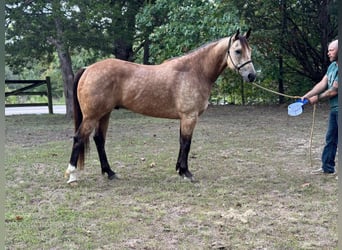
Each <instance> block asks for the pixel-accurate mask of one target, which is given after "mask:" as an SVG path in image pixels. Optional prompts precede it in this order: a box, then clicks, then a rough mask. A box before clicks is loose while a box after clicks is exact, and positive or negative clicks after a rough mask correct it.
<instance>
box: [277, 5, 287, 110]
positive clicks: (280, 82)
mask: <svg viewBox="0 0 342 250" xmlns="http://www.w3.org/2000/svg"><path fill="white" fill-rule="evenodd" d="M280 4H281V6H280V9H281V14H282V25H281V26H282V28H281V31H280V32H281V33H280V46H279V57H278V63H279V76H278V91H279V93H282V94H284V66H283V53H284V50H283V47H284V34H285V32H286V0H281V2H280ZM284 102H285V99H284V96H282V95H279V104H282V103H284Z"/></svg>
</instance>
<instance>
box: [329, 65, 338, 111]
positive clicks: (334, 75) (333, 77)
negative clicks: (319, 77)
mask: <svg viewBox="0 0 342 250" xmlns="http://www.w3.org/2000/svg"><path fill="white" fill-rule="evenodd" d="M327 77H328V89H330V88H332V86H333V83H334V82H335V81H336V82H338V65H337V63H336V62H332V63H331V64H330V66H329V68H328V70H327ZM329 104H330V109H331V111H338V95H335V96H334V97H332V98H330V99H329Z"/></svg>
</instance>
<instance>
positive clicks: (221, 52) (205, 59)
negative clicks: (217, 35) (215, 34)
mask: <svg viewBox="0 0 342 250" xmlns="http://www.w3.org/2000/svg"><path fill="white" fill-rule="evenodd" d="M227 49H228V39H227V38H223V39H221V40H218V41H216V42H213V43H211V44H208V45H207V46H205V47H203V48H201V49H199V50H198V51H196V52H195V53H194V55H193V58H191V61H192V62H193V66H194V67H195V68H196V69H195V70H196V71H197V72H198V73H199V74H201V75H202V77H204V78H205V79H206V80H208V81H209V82H210V83H211V84H213V83H214V82H215V81H216V80H217V78H218V77H219V75H220V74H221V73H222V71H223V70H224V69H225V68H226V67H227Z"/></svg>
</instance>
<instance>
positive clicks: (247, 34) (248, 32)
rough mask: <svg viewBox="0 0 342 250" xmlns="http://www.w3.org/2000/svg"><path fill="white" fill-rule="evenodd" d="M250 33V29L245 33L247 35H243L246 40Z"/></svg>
mask: <svg viewBox="0 0 342 250" xmlns="http://www.w3.org/2000/svg"><path fill="white" fill-rule="evenodd" d="M251 31H252V29H251V28H249V30H248V31H247V33H246V34H245V35H244V36H245V37H246V39H248V37H249V36H250V35H251Z"/></svg>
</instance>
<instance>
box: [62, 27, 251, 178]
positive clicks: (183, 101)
mask: <svg viewBox="0 0 342 250" xmlns="http://www.w3.org/2000/svg"><path fill="white" fill-rule="evenodd" d="M250 33H251V29H249V30H248V31H247V32H246V33H245V34H243V35H240V32H239V30H237V32H236V33H234V34H233V35H232V36H229V37H224V38H221V39H219V40H216V41H214V42H211V43H208V44H206V45H204V46H202V47H200V48H198V49H196V50H194V51H192V52H189V53H187V54H185V55H183V56H180V57H176V58H172V59H169V60H166V61H164V62H163V63H161V64H158V65H142V64H137V63H133V62H128V61H122V60H119V59H114V58H112V59H104V60H102V61H98V62H96V63H94V64H92V65H90V66H88V67H86V68H82V69H80V70H79V71H78V72H77V73H76V75H75V77H74V89H73V90H74V91H73V100H74V103H73V105H74V106H73V108H74V125H75V134H74V137H73V146H72V152H71V156H70V161H69V164H68V167H67V169H66V171H65V178H67V179H68V181H67V183H74V182H77V180H78V177H77V171H76V170H77V168H79V169H80V170H82V169H83V168H84V157H85V151H86V149H87V148H88V144H89V137H90V135H91V133H93V132H94V134H93V139H94V141H95V144H96V148H97V152H98V156H99V160H100V164H101V170H102V174H103V175H104V174H107V176H108V179H110V180H112V179H115V178H117V176H116V173H115V172H114V171H113V170H112V169H111V168H110V165H109V163H108V159H107V155H106V150H105V141H106V133H107V129H108V124H109V118H110V115H111V112H112V111H113V110H114V109H118V108H125V109H128V110H130V111H132V112H135V113H139V114H143V115H146V116H151V117H158V118H169V119H179V120H180V136H179V145H180V147H179V154H178V159H177V163H176V171H177V172H178V174H179V175H180V176H181V177H183V178H184V179H188V180H190V181H194V177H193V175H192V173H191V172H190V171H189V168H188V155H189V151H190V146H191V139H192V134H193V130H194V128H195V125H196V123H197V120H198V118H199V116H200V115H201V114H202V113H203V112H204V111H205V110H206V109H207V107H208V104H209V102H208V100H209V97H210V93H211V89H212V86H213V84H214V83H215V81H216V80H217V78H218V77H219V75H220V74H221V73H222V72H223V70H224V69H225V68H226V67H228V68H230V69H232V70H235V71H236V72H238V73H239V74H240V75H241V76H242V78H243V80H244V81H245V82H253V81H254V80H255V78H256V72H255V69H254V66H253V62H252V59H251V47H250V46H249V44H248V40H247V39H248V38H249V36H250ZM76 184H77V183H76Z"/></svg>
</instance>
